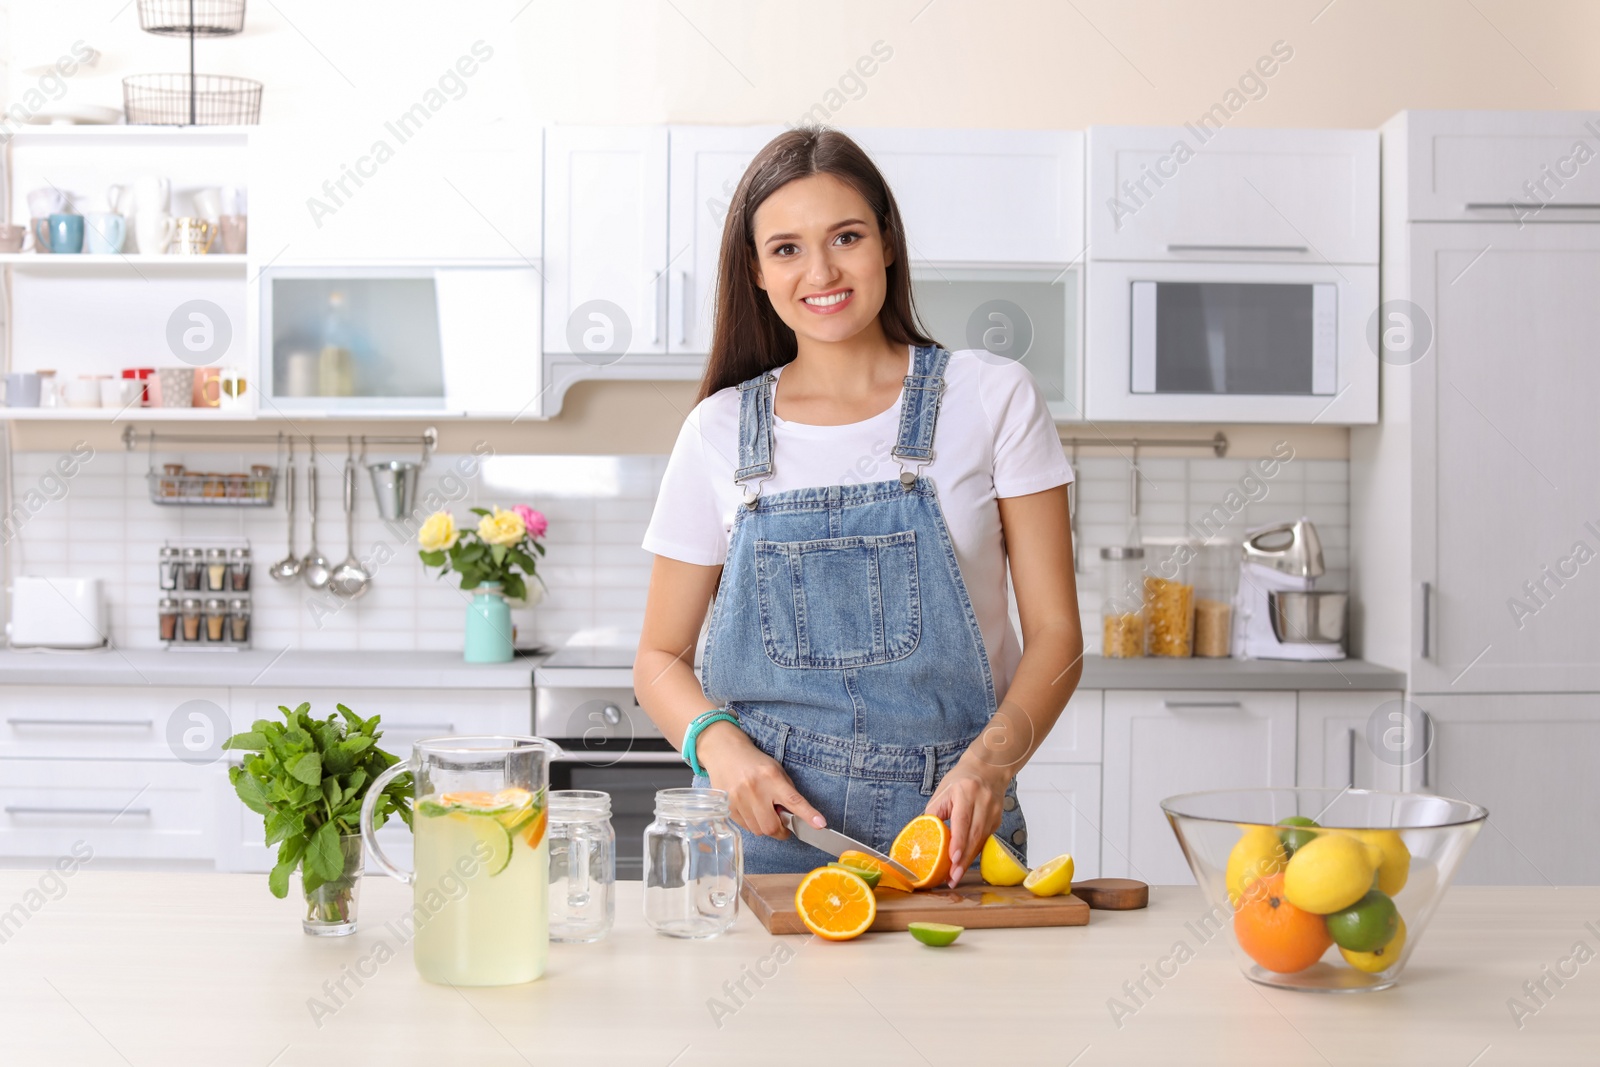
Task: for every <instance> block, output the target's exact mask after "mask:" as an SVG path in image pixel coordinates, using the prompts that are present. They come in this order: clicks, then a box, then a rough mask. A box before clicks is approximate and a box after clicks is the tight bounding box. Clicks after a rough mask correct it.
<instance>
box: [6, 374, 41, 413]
mask: <svg viewBox="0 0 1600 1067" xmlns="http://www.w3.org/2000/svg"><path fill="white" fill-rule="evenodd" d="M42 381H43V379H41V378H40V377H39V376H38V375H37V374H27V373H20V374H8V375H6V407H8V408H36V407H38V406H39V385H40V383H41V382H42Z"/></svg>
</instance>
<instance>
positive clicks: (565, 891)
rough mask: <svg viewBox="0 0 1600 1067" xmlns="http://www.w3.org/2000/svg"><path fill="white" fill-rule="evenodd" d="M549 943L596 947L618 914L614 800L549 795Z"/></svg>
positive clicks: (590, 793)
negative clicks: (581, 943) (583, 943)
mask: <svg viewBox="0 0 1600 1067" xmlns="http://www.w3.org/2000/svg"><path fill="white" fill-rule="evenodd" d="M549 810H550V829H549V837H550V940H552V941H598V940H600V939H601V938H602V937H605V936H606V934H608V933H610V932H611V923H612V921H613V920H614V919H615V918H616V912H617V835H616V833H615V832H614V831H613V830H612V828H611V794H610V793H602V792H600V791H598V790H593V789H556V790H552V791H551V793H550V809H549Z"/></svg>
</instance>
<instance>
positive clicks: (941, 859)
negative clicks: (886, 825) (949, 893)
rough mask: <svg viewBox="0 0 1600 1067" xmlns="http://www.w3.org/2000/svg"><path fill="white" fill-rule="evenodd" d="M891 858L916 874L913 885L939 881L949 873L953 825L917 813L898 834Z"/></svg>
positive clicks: (890, 853) (922, 886) (920, 887)
mask: <svg viewBox="0 0 1600 1067" xmlns="http://www.w3.org/2000/svg"><path fill="white" fill-rule="evenodd" d="M889 858H890V859H892V860H894V861H895V862H896V863H898V864H900V865H901V866H902V867H905V868H906V869H907V870H909V871H910V872H911V873H912V874H914V875H916V876H917V877H916V880H915V881H914V882H912V883H911V887H912V888H913V889H927V888H928V887H929V886H934V885H938V884H939V883H940V882H942V881H944V880H945V879H946V878H948V877H950V827H948V826H946V825H945V824H944V820H943V819H940V818H938V817H937V816H933V815H918V816H917V817H916V818H915V819H912V820H911V821H910V822H908V823H906V825H905V829H903V830H901V831H900V833H899V834H898V835H896V837H895V839H894V844H893V845H891V846H889Z"/></svg>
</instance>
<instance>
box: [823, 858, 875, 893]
mask: <svg viewBox="0 0 1600 1067" xmlns="http://www.w3.org/2000/svg"><path fill="white" fill-rule="evenodd" d="M828 866H829V867H837V868H839V869H840V870H842V871H849V872H850V873H851V874H853V875H855V876H856V877H857V878H860V879H861V880H862V881H863V882H865V883H867V885H869V886H871V887H872V888H873V889H876V888H878V879H879V878H881V877H882V875H880V874H879V873H878V872H877V871H869V870H865V869H863V868H861V867H852V866H850V865H849V864H848V863H830V864H828Z"/></svg>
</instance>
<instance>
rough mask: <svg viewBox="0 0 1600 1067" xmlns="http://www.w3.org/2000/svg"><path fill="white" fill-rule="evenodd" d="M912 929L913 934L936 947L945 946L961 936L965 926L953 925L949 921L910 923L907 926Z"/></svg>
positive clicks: (924, 942)
mask: <svg viewBox="0 0 1600 1067" xmlns="http://www.w3.org/2000/svg"><path fill="white" fill-rule="evenodd" d="M906 929H907V930H910V931H911V936H912V937H914V938H916V939H917V940H918V941H921V942H922V943H923V944H924V945H932V946H933V947H934V948H944V946H946V945H948V944H951V943H952V942H954V941H955V939H956V938H958V937H960V936H961V931H963V930H965V929H966V927H965V926H951V925H950V924H948V923H910V924H908V925H907V926H906Z"/></svg>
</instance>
